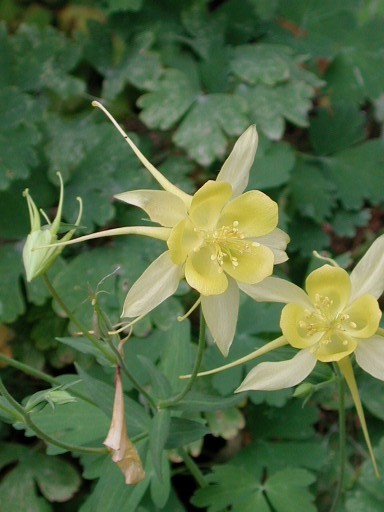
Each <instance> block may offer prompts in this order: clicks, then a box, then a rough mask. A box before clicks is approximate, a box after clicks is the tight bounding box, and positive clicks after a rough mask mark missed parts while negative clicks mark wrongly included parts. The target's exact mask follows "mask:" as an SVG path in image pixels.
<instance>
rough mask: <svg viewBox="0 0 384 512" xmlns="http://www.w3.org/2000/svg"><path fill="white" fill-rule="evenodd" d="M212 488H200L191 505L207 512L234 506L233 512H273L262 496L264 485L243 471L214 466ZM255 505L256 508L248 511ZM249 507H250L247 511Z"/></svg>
mask: <svg viewBox="0 0 384 512" xmlns="http://www.w3.org/2000/svg"><path fill="white" fill-rule="evenodd" d="M209 483H210V485H209V486H207V487H203V488H202V489H199V490H198V491H197V492H196V493H195V495H194V496H193V498H192V500H191V502H192V504H193V505H195V506H197V507H199V508H205V507H207V508H206V510H207V511H208V512H219V511H221V510H223V509H227V507H228V506H230V505H232V506H233V508H231V510H233V511H234V512H235V511H236V512H240V510H255V511H256V510H257V511H258V512H259V511H260V512H270V508H269V506H268V504H267V502H266V501H265V498H264V496H263V490H262V486H261V484H260V483H259V482H258V481H257V480H256V478H255V476H254V475H253V474H251V473H248V472H247V471H245V470H243V469H242V468H239V467H236V466H231V465H230V464H226V465H223V466H214V467H213V473H212V474H211V475H209ZM250 506H252V507H253V508H248V507H250ZM245 507H247V508H245Z"/></svg>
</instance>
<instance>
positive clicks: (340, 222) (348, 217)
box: [332, 209, 371, 238]
mask: <svg viewBox="0 0 384 512" xmlns="http://www.w3.org/2000/svg"><path fill="white" fill-rule="evenodd" d="M370 219H371V212H370V210H368V209H364V210H359V211H346V210H342V209H339V210H337V212H335V214H334V216H333V218H332V228H333V229H334V230H335V232H336V234H337V235H339V236H346V237H348V238H354V236H355V235H356V231H357V229H358V228H363V227H366V226H367V225H368V223H369V221H370Z"/></svg>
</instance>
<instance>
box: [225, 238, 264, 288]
mask: <svg viewBox="0 0 384 512" xmlns="http://www.w3.org/2000/svg"><path fill="white" fill-rule="evenodd" d="M250 251H251V252H250V253H243V254H239V253H236V258H237V263H238V264H237V266H235V267H234V266H233V265H232V263H231V261H230V260H228V258H224V264H223V269H224V270H225V272H226V273H227V274H229V275H230V276H232V277H233V278H234V279H236V281H239V282H241V283H246V284H256V283H259V282H260V281H262V280H263V279H265V278H266V277H268V276H270V275H271V274H272V272H273V263H274V258H273V252H272V251H271V249H269V248H268V247H264V246H263V245H260V246H258V247H251V248H250Z"/></svg>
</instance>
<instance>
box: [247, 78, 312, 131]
mask: <svg viewBox="0 0 384 512" xmlns="http://www.w3.org/2000/svg"><path fill="white" fill-rule="evenodd" d="M237 93H238V94H239V95H241V96H242V97H243V98H244V99H245V100H246V102H247V104H248V108H249V114H250V119H251V121H253V122H255V123H256V125H257V126H258V128H259V129H260V130H261V131H263V132H264V133H265V135H266V136H267V137H268V138H270V139H272V140H279V139H281V137H282V136H283V134H284V130H285V119H287V120H288V121H290V122H292V123H293V124H295V125H297V126H301V127H306V126H308V111H309V109H310V108H311V106H312V103H311V98H312V96H313V94H314V90H313V87H311V86H310V85H308V84H306V83H305V82H303V81H295V82H288V83H284V84H281V85H277V86H275V87H268V86H266V85H264V84H258V85H256V86H254V87H248V86H246V85H240V86H239V87H238V88H237Z"/></svg>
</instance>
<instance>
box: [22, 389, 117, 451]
mask: <svg viewBox="0 0 384 512" xmlns="http://www.w3.org/2000/svg"><path fill="white" fill-rule="evenodd" d="M31 417H32V419H33V421H34V422H35V423H36V425H37V426H38V427H39V428H40V429H41V430H43V432H46V433H47V434H49V435H51V436H52V437H54V438H56V439H60V440H62V441H63V442H66V443H69V444H74V445H78V446H83V445H86V446H94V445H96V446H99V447H101V444H102V440H103V439H104V438H105V437H106V435H107V433H108V429H109V423H110V419H109V418H108V417H107V416H106V415H105V414H104V413H103V412H102V411H101V410H100V409H99V408H98V407H95V406H94V405H92V404H90V403H88V402H85V401H83V400H80V399H79V400H78V401H77V402H73V403H70V404H65V405H60V406H56V407H55V409H54V410H52V409H51V408H50V407H49V408H48V407H45V408H44V409H42V410H41V411H39V412H37V413H33V414H32V415H31ZM29 434H30V432H29ZM65 451H67V450H65V449H63V448H58V447H53V446H50V447H49V453H51V454H53V453H54V454H56V453H63V452H65Z"/></svg>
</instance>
